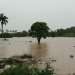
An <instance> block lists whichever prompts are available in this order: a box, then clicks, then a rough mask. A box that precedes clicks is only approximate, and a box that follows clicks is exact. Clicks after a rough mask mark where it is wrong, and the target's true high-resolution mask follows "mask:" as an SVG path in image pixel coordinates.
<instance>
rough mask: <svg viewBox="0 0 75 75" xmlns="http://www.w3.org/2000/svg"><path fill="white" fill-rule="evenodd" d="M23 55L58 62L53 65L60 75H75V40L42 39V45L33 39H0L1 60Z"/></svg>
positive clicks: (62, 38)
mask: <svg viewBox="0 0 75 75" xmlns="http://www.w3.org/2000/svg"><path fill="white" fill-rule="evenodd" d="M22 54H32V55H33V56H34V57H35V58H36V59H41V60H43V61H46V60H47V59H49V58H51V59H53V60H56V61H55V62H53V63H52V65H53V67H54V69H55V72H56V73H57V74H58V75H73V74H74V73H75V38H68V37H57V38H47V39H45V40H44V39H42V40H41V44H40V45H38V44H37V40H36V39H34V38H31V37H25V38H17V37H14V38H9V39H8V41H4V40H3V39H0V58H7V57H10V56H14V55H22Z"/></svg>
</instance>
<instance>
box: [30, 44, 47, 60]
mask: <svg viewBox="0 0 75 75" xmlns="http://www.w3.org/2000/svg"><path fill="white" fill-rule="evenodd" d="M31 50H32V55H33V57H35V58H36V59H42V58H44V59H45V57H46V55H47V53H48V48H47V44H46V43H41V44H40V45H38V44H37V43H33V44H32V45H31Z"/></svg>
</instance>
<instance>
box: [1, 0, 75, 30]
mask: <svg viewBox="0 0 75 75" xmlns="http://www.w3.org/2000/svg"><path fill="white" fill-rule="evenodd" d="M0 13H4V14H5V15H6V16H8V18H9V19H8V21H9V23H8V24H7V26H6V27H5V29H11V30H13V29H14V30H15V29H17V30H19V31H20V30H28V29H29V28H30V26H31V25H32V24H33V23H34V22H36V21H44V22H47V24H48V26H49V27H50V28H51V29H52V30H54V29H57V28H66V27H71V26H75V0H0Z"/></svg>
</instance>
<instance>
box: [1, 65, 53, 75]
mask: <svg viewBox="0 0 75 75" xmlns="http://www.w3.org/2000/svg"><path fill="white" fill-rule="evenodd" d="M53 74H54V69H52V68H51V67H50V68H48V66H47V67H46V68H45V69H39V68H35V67H32V66H31V65H29V64H18V65H15V66H14V65H12V66H11V67H10V68H8V69H6V70H4V71H3V72H2V73H0V75H53Z"/></svg>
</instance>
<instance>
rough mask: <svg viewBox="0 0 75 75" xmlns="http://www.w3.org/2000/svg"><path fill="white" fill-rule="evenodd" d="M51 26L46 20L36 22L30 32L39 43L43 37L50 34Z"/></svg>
mask: <svg viewBox="0 0 75 75" xmlns="http://www.w3.org/2000/svg"><path fill="white" fill-rule="evenodd" d="M48 32H49V27H48V26H47V23H45V22H35V23H33V24H32V26H31V29H30V33H31V36H32V37H36V38H37V40H38V43H39V44H40V39H41V38H46V37H47V36H48Z"/></svg>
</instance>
